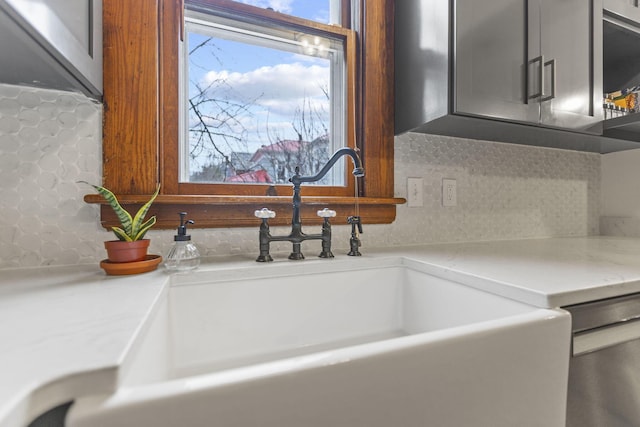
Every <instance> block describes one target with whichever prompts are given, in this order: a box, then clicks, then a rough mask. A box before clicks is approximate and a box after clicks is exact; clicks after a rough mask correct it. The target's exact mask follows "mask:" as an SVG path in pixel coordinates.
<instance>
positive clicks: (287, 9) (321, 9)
mask: <svg viewBox="0 0 640 427" xmlns="http://www.w3.org/2000/svg"><path fill="white" fill-rule="evenodd" d="M237 1H238V3H244V4H248V5H251V6H256V7H260V8H263V9H271V10H274V11H276V12H280V13H285V14H287V15H292V16H297V17H299V18H305V19H309V20H312V21H317V22H322V23H323V24H336V25H339V24H340V3H341V0H237Z"/></svg>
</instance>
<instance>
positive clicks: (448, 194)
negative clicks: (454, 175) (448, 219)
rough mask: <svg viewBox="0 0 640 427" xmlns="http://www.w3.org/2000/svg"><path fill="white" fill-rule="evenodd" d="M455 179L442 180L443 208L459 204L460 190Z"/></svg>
mask: <svg viewBox="0 0 640 427" xmlns="http://www.w3.org/2000/svg"><path fill="white" fill-rule="evenodd" d="M456 187H457V186H456V180H455V179H447V178H444V179H443V180H442V206H456V205H457V204H458V189H457V188H456Z"/></svg>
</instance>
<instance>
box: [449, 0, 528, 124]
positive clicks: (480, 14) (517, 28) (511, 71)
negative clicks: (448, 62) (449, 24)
mask: <svg viewBox="0 0 640 427" xmlns="http://www.w3.org/2000/svg"><path fill="white" fill-rule="evenodd" d="M455 8H456V10H455V12H456V13H455V19H456V25H455V63H454V64H453V68H454V73H455V80H454V87H453V89H454V91H455V106H454V111H455V112H456V113H462V114H470V115H476V116H481V117H492V118H497V119H509V120H516V121H523V122H531V123H537V122H538V120H539V116H540V111H539V106H538V104H537V102H528V100H527V91H526V81H527V68H526V64H527V41H528V40H529V37H528V36H527V4H526V1H522V0H492V1H477V0H457V1H456V2H455ZM538 50H539V47H538Z"/></svg>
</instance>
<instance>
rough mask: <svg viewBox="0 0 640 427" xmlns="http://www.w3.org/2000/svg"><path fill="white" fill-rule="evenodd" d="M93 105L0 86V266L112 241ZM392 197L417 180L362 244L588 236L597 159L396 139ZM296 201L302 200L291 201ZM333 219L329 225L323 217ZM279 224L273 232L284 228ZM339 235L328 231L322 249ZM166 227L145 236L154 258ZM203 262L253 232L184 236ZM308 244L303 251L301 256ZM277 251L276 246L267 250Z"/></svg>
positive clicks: (73, 259) (86, 252) (81, 251)
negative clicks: (92, 199)
mask: <svg viewBox="0 0 640 427" xmlns="http://www.w3.org/2000/svg"><path fill="white" fill-rule="evenodd" d="M101 114H102V110H101V106H100V105H98V104H95V103H93V102H91V101H89V100H87V99H86V98H84V97H82V96H80V95H75V94H69V93H65V92H56V91H48V90H39V89H31V88H22V87H16V86H7V85H0V235H1V236H2V238H1V240H0V269H1V268H13V267H33V266H41V265H65V264H77V263H97V262H98V261H99V260H100V259H102V258H104V255H105V254H104V249H103V248H102V242H103V241H104V240H110V239H112V234H111V233H109V232H107V231H105V230H103V229H101V228H100V227H99V226H98V224H99V220H98V208H97V207H96V206H93V205H87V204H85V203H84V202H83V201H82V197H83V195H84V194H86V193H89V192H92V190H91V189H89V188H87V187H86V186H85V185H83V184H78V183H77V181H78V180H86V181H89V182H93V183H98V182H100V177H101V143H100V141H101V128H100V123H101ZM395 156H396V166H395V170H396V176H395V188H396V190H395V192H396V195H397V196H399V197H406V181H407V177H422V178H423V179H424V206H423V207H420V208H413V207H412V208H409V207H407V206H400V207H398V216H397V220H396V222H395V223H393V224H390V225H367V224H366V218H364V219H363V220H364V224H365V225H364V233H363V234H362V236H361V239H362V242H363V248H362V251H363V252H364V253H366V250H367V247H374V246H388V245H403V244H411V245H414V244H422V243H434V242H457V241H471V240H489V239H518V238H535V237H551V236H583V235H592V234H598V218H599V215H600V213H599V199H600V155H598V154H590V153H580V152H572V151H562V150H553V149H546V148H537V147H526V146H517V145H511V144H499V143H491V142H484V141H472V140H465V139H456V138H446V137H439V136H432V135H421V134H405V135H403V136H400V137H397V138H396V144H395ZM445 177H446V178H455V179H456V180H457V185H458V206H456V207H447V208H445V207H442V206H441V203H440V193H441V183H442V178H445ZM303 198H304V194H303ZM335 223H336V224H337V223H339V220H337V221H335ZM285 231H286V230H285V229H284V228H279V229H276V230H275V231H274V233H284V232H285ZM349 231H350V229H349V228H348V227H346V226H335V227H334V233H333V235H334V237H333V242H334V249H335V250H334V252H336V253H341V252H345V251H346V250H347V249H348V240H349ZM173 234H174V233H173V232H172V231H171V230H152V231H151V232H150V233H149V237H150V238H151V239H152V246H151V253H158V254H164V253H166V251H167V250H168V248H169V247H170V245H171V244H172V240H173V237H172V236H173ZM192 234H193V240H194V242H196V243H197V244H198V245H199V247H200V249H201V251H202V252H203V254H204V255H210V256H216V255H226V254H243V253H249V254H251V253H256V255H257V235H258V227H257V224H256V227H255V229H253V228H250V229H211V230H197V229H194V230H193V233H192ZM314 244H315V245H316V246H317V242H309V243H307V244H305V245H303V250H304V251H305V253H306V254H307V256H311V255H312V254H315V252H319V248H316V247H315V246H314ZM274 250H275V251H276V252H283V253H288V252H289V250H290V248H289V245H288V244H286V243H278V244H275V245H274Z"/></svg>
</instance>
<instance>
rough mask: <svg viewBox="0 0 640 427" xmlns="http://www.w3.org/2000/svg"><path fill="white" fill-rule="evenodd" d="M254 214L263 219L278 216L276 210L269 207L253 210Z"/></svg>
mask: <svg viewBox="0 0 640 427" xmlns="http://www.w3.org/2000/svg"><path fill="white" fill-rule="evenodd" d="M253 215H254V216H255V217H256V218H261V219H269V218H275V217H276V213H275V211H270V210H269V209H267V208H262V209H260V210H257V211H255V212H253Z"/></svg>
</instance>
